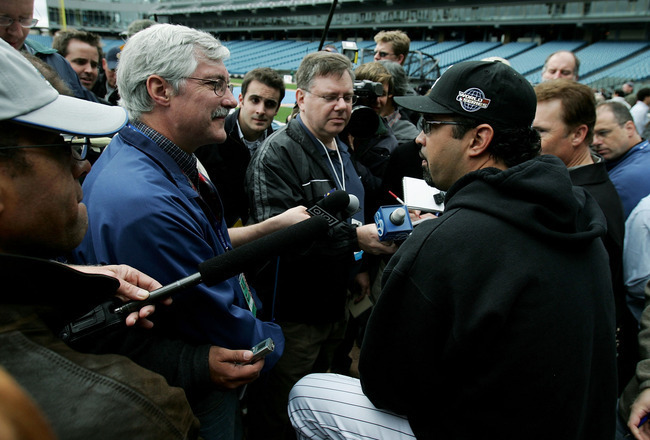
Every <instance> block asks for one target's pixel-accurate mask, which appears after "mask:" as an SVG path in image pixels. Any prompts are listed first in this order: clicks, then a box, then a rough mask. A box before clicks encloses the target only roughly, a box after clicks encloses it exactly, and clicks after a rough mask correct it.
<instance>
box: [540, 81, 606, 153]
mask: <svg viewBox="0 0 650 440" xmlns="http://www.w3.org/2000/svg"><path fill="white" fill-rule="evenodd" d="M535 95H537V102H538V103H540V102H545V101H553V100H556V99H557V100H559V101H560V103H561V104H562V115H561V119H562V122H564V125H566V127H567V129H569V130H573V129H575V128H576V127H578V126H580V125H582V124H584V125H586V126H587V136H585V142H586V143H587V144H591V141H592V139H593V137H594V126H595V125H596V97H595V96H594V91H593V90H592V89H591V87H589V86H586V85H584V84H580V83H577V82H575V81H571V80H568V79H553V80H550V81H545V82H542V83H539V84H537V85H536V86H535Z"/></svg>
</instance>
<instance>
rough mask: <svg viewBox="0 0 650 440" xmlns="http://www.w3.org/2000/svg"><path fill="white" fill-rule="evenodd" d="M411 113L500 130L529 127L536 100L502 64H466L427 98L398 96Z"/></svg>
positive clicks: (528, 87)
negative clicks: (465, 119)
mask: <svg viewBox="0 0 650 440" xmlns="http://www.w3.org/2000/svg"><path fill="white" fill-rule="evenodd" d="M394 100H395V102H396V103H397V104H398V105H400V106H401V107H404V108H406V109H408V110H412V111H416V112H420V113H428V114H438V115H440V114H443V115H444V114H449V115H451V114H456V115H460V116H463V117H468V118H472V119H476V120H478V121H480V122H486V123H491V124H494V125H498V126H500V127H530V126H531V125H532V124H533V119H535V110H536V108H537V98H536V96H535V90H534V89H533V86H532V85H531V84H530V82H528V80H527V79H526V78H524V77H523V76H522V75H521V74H520V73H518V72H517V71H516V70H514V69H513V68H512V67H510V66H508V65H506V64H504V63H502V62H500V61H464V62H461V63H458V64H454V65H453V66H451V67H450V68H449V69H447V71H446V72H445V73H443V74H442V76H441V77H440V78H438V80H437V81H436V83H435V84H434V85H433V87H432V88H431V90H430V91H429V94H428V95H426V96H412V95H411V96H396V97H395V98H394Z"/></svg>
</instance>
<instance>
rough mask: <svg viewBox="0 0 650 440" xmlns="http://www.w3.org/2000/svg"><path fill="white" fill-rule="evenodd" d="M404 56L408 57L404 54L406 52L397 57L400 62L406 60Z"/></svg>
mask: <svg viewBox="0 0 650 440" xmlns="http://www.w3.org/2000/svg"><path fill="white" fill-rule="evenodd" d="M404 58H406V55H404V54H400V55H399V56H398V57H397V62H398V63H399V64H402V63H403V62H404Z"/></svg>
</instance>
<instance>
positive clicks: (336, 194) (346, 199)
mask: <svg viewBox="0 0 650 440" xmlns="http://www.w3.org/2000/svg"><path fill="white" fill-rule="evenodd" d="M355 199H356V197H355ZM350 203H351V197H350V195H349V194H348V193H347V192H345V191H343V190H340V189H338V190H336V191H333V192H331V193H330V194H328V195H326V196H325V197H323V198H322V199H321V200H319V201H318V202H317V203H316V204H315V205H314V206H312V207H311V208H308V209H307V212H308V213H309V215H311V216H318V217H323V218H324V219H326V220H327V224H328V225H329V226H333V225H335V224H337V223H338V222H339V221H340V220H339V218H338V217H336V214H339V213H341V212H343V211H345V210H347V209H348V206H349V205H350ZM358 204H359V200H358V199H357V205H358Z"/></svg>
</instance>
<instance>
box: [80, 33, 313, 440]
mask: <svg viewBox="0 0 650 440" xmlns="http://www.w3.org/2000/svg"><path fill="white" fill-rule="evenodd" d="M228 56H229V51H228V49H227V48H226V47H225V46H223V45H222V44H221V43H220V42H219V40H217V39H216V38H214V37H213V36H212V35H210V34H208V33H207V32H202V31H198V30H195V29H190V28H188V27H185V26H175V25H169V24H156V25H153V26H151V27H148V28H147V29H144V30H142V31H140V32H138V33H136V34H135V35H133V36H132V37H131V38H129V40H128V41H127V43H126V45H125V47H124V49H123V50H122V55H121V57H120V74H119V76H118V79H117V84H118V88H119V90H120V96H121V100H120V103H121V105H122V106H124V107H125V108H126V109H127V110H128V112H129V116H130V122H129V124H128V125H127V126H126V127H125V128H123V129H122V130H121V131H120V132H119V133H118V134H117V135H116V136H115V137H114V138H113V140H112V141H111V143H110V144H109V145H108V147H106V149H105V150H104V152H103V153H102V155H101V156H100V158H99V159H98V160H97V162H96V163H95V166H94V167H93V169H92V172H91V173H89V175H88V177H87V178H86V180H85V182H84V193H85V197H84V202H85V203H86V206H87V207H88V215H89V218H90V219H91V221H90V224H91V227H90V228H89V230H88V233H87V234H86V237H85V239H84V241H83V242H82V244H81V245H80V246H79V247H78V248H77V250H76V257H77V259H78V260H79V261H81V262H86V263H89V264H101V263H108V262H112V263H127V264H130V265H131V266H134V267H136V268H139V269H141V270H143V271H144V272H145V273H146V272H149V273H151V275H152V276H154V277H155V278H156V279H158V280H159V281H160V282H161V283H162V284H170V283H172V282H175V281H177V280H179V279H182V278H185V277H187V276H188V275H189V274H193V273H196V272H197V268H198V265H199V264H200V263H202V262H203V261H205V260H208V259H210V258H212V257H214V256H215V255H222V254H224V253H225V252H227V251H229V250H231V249H232V248H233V247H236V246H238V245H240V244H243V243H245V242H247V241H251V240H253V239H255V238H257V237H259V236H261V235H265V234H266V233H268V232H271V231H273V230H275V229H279V228H282V227H284V226H286V225H288V224H289V223H294V222H296V221H298V220H303V219H306V218H308V215H307V214H306V212H305V208H304V207H297V208H295V209H293V210H291V211H290V212H289V213H288V215H280V216H276V217H274V218H273V219H271V220H269V221H268V222H265V223H261V224H257V225H252V226H248V227H245V228H237V230H236V231H235V230H233V231H232V233H229V231H228V229H227V227H226V225H225V222H224V221H223V218H224V216H223V212H222V209H221V203H220V201H219V197H218V193H217V192H216V190H214V187H213V185H212V183H211V182H210V181H209V180H208V179H207V178H206V177H205V176H203V175H202V174H201V172H200V171H199V169H198V165H197V159H196V157H195V155H194V151H195V150H196V149H197V148H198V147H200V146H201V145H206V144H210V143H218V142H223V141H224V140H225V139H226V133H225V131H224V122H225V118H226V116H227V115H228V112H229V111H230V109H232V108H234V107H235V106H236V105H237V101H236V99H235V97H234V96H233V94H232V90H233V89H232V85H231V84H230V82H229V79H230V78H229V74H228V71H227V70H226V67H225V65H224V63H223V62H224V60H225V59H226V58H227V57H228ZM174 299H175V301H174V304H173V305H172V306H170V307H169V309H168V310H166V311H165V312H166V313H165V314H164V316H161V317H160V319H159V322H158V324H159V325H157V326H156V327H157V328H158V329H159V331H160V332H161V333H163V334H165V335H172V336H174V337H178V338H181V339H182V340H184V341H186V342H187V343H188V344H191V345H203V344H211V345H212V347H211V349H210V352H209V353H208V354H207V356H206V357H201V359H198V358H197V359H196V361H197V362H198V366H199V367H203V366H205V364H206V363H207V362H208V361H210V360H212V359H213V358H214V356H217V353H215V352H216V351H219V350H218V348H220V347H226V348H228V349H232V350H234V349H248V348H251V347H253V346H254V345H256V344H257V343H258V342H260V341H262V340H264V339H266V338H269V337H270V338H272V339H273V340H274V341H275V343H276V351H275V352H274V353H272V354H270V355H268V356H267V358H266V363H264V361H260V362H257V363H253V364H250V363H248V362H247V361H248V360H250V356H252V353H250V352H249V351H247V352H246V353H247V356H248V359H246V358H242V357H239V356H235V355H234V353H233V352H228V351H226V352H225V353H224V356H223V357H222V358H221V359H219V365H220V366H221V368H222V370H220V371H211V372H210V377H211V378H213V382H216V383H217V385H218V388H219V389H217V388H212V387H206V388H204V389H202V390H193V392H191V393H190V392H189V391H188V397H189V400H190V404H191V405H192V408H193V410H194V412H195V414H196V416H197V417H198V418H199V420H200V421H201V436H202V437H203V438H204V439H215V438H229V439H232V438H239V437H241V435H242V427H241V422H240V421H238V416H239V414H240V413H239V411H237V408H238V396H239V394H238V393H236V392H235V388H237V387H238V386H240V385H243V384H246V383H248V382H250V381H252V380H254V379H255V378H257V376H258V375H259V373H260V370H262V366H265V367H266V368H270V367H271V366H273V365H274V364H275V363H276V362H277V360H278V358H279V357H280V355H281V354H282V348H283V336H282V332H281V330H280V328H279V327H278V326H277V325H276V324H273V323H268V322H263V321H261V320H259V319H258V318H256V316H255V313H256V310H257V309H258V308H259V307H261V305H260V304H259V301H258V300H257V298H256V295H255V292H254V291H252V290H251V289H250V288H249V287H248V283H247V282H246V279H245V277H244V276H243V274H240V275H239V276H234V277H231V278H229V279H226V280H224V281H222V282H221V283H218V284H216V285H213V286H211V287H208V286H206V285H204V284H200V285H197V286H196V287H193V288H190V289H186V290H185V291H184V292H182V293H180V294H178V295H177V296H176V297H175V298H174ZM217 346H219V347H217ZM152 352H154V353H153V354H152V356H156V354H155V350H152ZM157 356H160V354H157ZM156 359H159V360H158V361H157V362H156ZM146 361H147V360H146ZM171 361H172V362H177V361H178V360H177V359H174V360H171ZM148 362H149V363H154V364H156V365H154V366H155V367H156V368H163V369H164V368H166V367H165V365H162V366H161V365H160V364H161V363H162V364H165V363H166V362H169V360H167V359H165V360H163V359H160V358H155V357H154V358H153V359H149V360H148ZM152 368H153V367H152Z"/></svg>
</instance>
